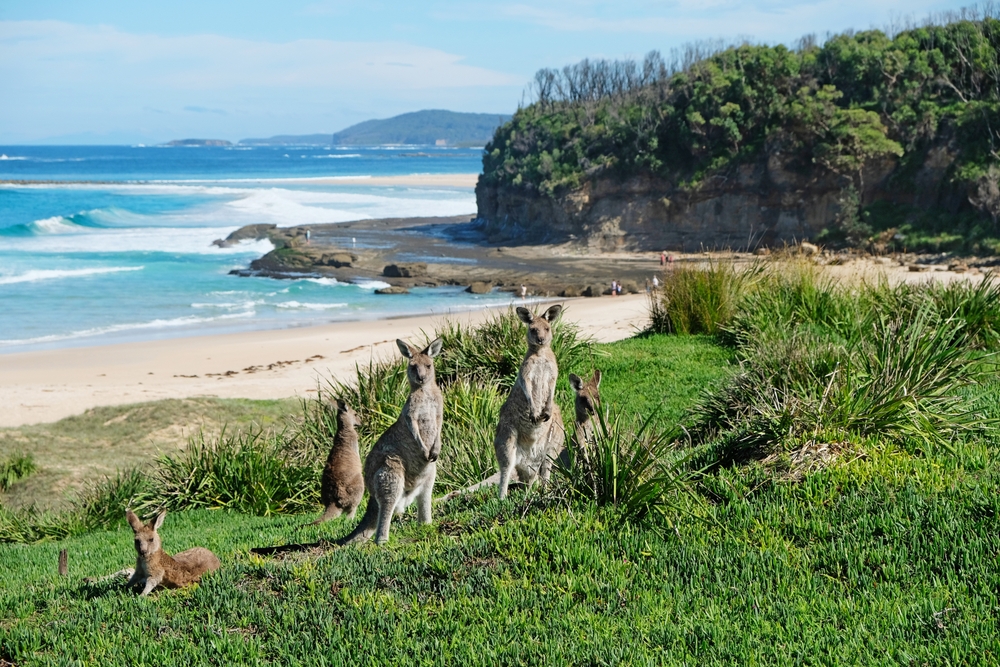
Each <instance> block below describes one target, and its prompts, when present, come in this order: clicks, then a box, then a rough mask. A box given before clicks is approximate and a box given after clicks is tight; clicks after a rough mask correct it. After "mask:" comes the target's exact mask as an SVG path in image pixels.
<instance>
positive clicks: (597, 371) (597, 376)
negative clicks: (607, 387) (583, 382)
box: [591, 368, 601, 387]
mask: <svg viewBox="0 0 1000 667" xmlns="http://www.w3.org/2000/svg"><path fill="white" fill-rule="evenodd" d="M591 382H593V383H594V386H595V387H600V386H601V369H600V368H597V369H595V370H594V379H593V380H591Z"/></svg>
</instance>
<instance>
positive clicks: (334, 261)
mask: <svg viewBox="0 0 1000 667" xmlns="http://www.w3.org/2000/svg"><path fill="white" fill-rule="evenodd" d="M356 261H358V256H357V255H352V254H351V253H349V252H334V253H325V254H324V255H323V256H322V257H320V258H319V259H318V260H317V261H316V264H318V265H320V266H332V267H333V268H335V269H341V268H345V267H350V266H351V265H352V264H353V263H354V262H356Z"/></svg>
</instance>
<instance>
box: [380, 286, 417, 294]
mask: <svg viewBox="0 0 1000 667" xmlns="http://www.w3.org/2000/svg"><path fill="white" fill-rule="evenodd" d="M375 293H376V294H409V293H410V290H408V289H406V288H405V287H399V286H398V285H390V286H389V287H382V288H380V289H377V290H375Z"/></svg>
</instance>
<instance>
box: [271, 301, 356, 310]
mask: <svg viewBox="0 0 1000 667" xmlns="http://www.w3.org/2000/svg"><path fill="white" fill-rule="evenodd" d="M274 305H275V306H277V307H278V308H295V309H299V308H301V309H305V310H330V309H331V308H346V307H347V304H346V303H301V302H299V301H284V302H282V303H276V304H274Z"/></svg>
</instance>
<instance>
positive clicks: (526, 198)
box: [476, 146, 961, 252]
mask: <svg viewBox="0 0 1000 667" xmlns="http://www.w3.org/2000/svg"><path fill="white" fill-rule="evenodd" d="M953 159H954V154H953V153H951V152H949V151H948V150H947V148H946V147H939V148H934V149H931V150H930V151H928V153H927V159H926V161H925V163H924V165H923V167H922V168H921V169H920V170H919V172H918V174H917V175H916V177H915V179H914V182H915V185H917V186H918V187H916V188H913V191H912V192H909V193H901V192H899V191H898V187H897V188H896V191H893V188H890V187H889V181H890V178H891V176H892V174H893V172H894V171H895V170H896V169H897V164H896V162H895V160H886V161H884V162H880V163H876V164H871V165H869V166H868V167H867V168H866V169H865V170H864V173H863V174H862V176H863V178H862V179H861V181H862V182H863V183H864V192H862V193H861V194H862V201H863V202H864V203H865V204H868V203H871V202H872V201H874V200H876V199H892V200H895V201H900V200H901V199H902V200H906V203H910V204H913V205H922V206H927V205H938V204H941V203H942V201H941V199H942V193H941V191H942V182H943V179H945V176H946V173H947V171H948V168H949V167H950V166H951V162H952V161H953ZM734 171H735V173H731V174H730V175H728V176H727V177H722V176H715V177H709V178H707V179H706V180H705V181H704V182H703V183H702V184H700V185H699V186H697V187H695V188H690V189H684V188H680V187H677V185H676V184H674V183H671V182H669V181H666V180H663V179H660V178H656V177H654V176H650V175H640V176H634V177H631V178H628V179H625V180H621V179H616V178H613V177H596V178H594V179H592V180H590V181H588V182H587V183H585V184H584V185H583V186H582V187H580V188H578V189H576V190H572V191H569V192H563V193H559V194H557V195H556V196H554V197H549V196H546V195H543V194H540V193H538V192H537V190H532V189H529V188H524V187H512V186H500V187H497V186H493V185H488V184H486V183H484V182H483V179H482V177H480V182H479V184H478V185H477V186H476V201H477V204H478V217H479V223H480V225H481V226H482V228H483V230H484V231H485V232H486V234H487V235H488V238H489V240H490V241H491V242H494V243H505V244H516V243H526V244H533V243H559V242H566V241H575V242H578V243H581V244H586V245H588V246H591V247H594V248H599V249H601V250H615V249H622V250H663V249H666V250H678V251H686V252H696V251H699V250H717V249H733V250H748V249H753V248H757V247H761V246H764V247H768V246H770V247H773V246H781V245H783V244H786V243H787V244H793V243H797V242H800V241H808V240H811V239H814V238H815V237H816V235H817V234H819V232H821V231H822V230H823V229H825V228H827V227H830V226H831V225H834V224H835V222H836V220H837V217H838V214H840V212H841V207H842V203H841V202H842V199H843V193H844V189H845V188H846V187H848V186H849V185H850V184H851V180H850V179H849V178H848V177H845V176H839V175H837V174H834V173H831V172H828V171H825V170H821V169H819V168H816V167H814V166H812V165H808V166H806V167H804V168H802V167H799V166H797V162H796V161H794V160H791V159H787V158H785V157H784V156H783V155H782V152H781V151H780V149H779V148H778V147H776V146H774V147H771V149H770V150H768V151H766V152H765V155H764V157H763V158H762V159H761V160H760V161H758V162H755V163H752V164H745V165H741V166H740V167H738V168H736V169H735V170H734ZM952 194H954V193H952ZM951 198H952V199H955V197H954V196H952V197H951ZM958 203H959V204H961V197H959V201H958Z"/></svg>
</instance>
